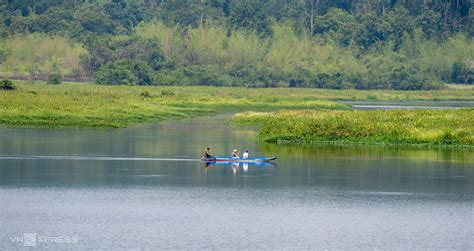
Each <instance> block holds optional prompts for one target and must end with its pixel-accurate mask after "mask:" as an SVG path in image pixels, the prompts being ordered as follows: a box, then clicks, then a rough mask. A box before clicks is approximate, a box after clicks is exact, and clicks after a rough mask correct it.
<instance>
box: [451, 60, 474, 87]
mask: <svg viewBox="0 0 474 251" xmlns="http://www.w3.org/2000/svg"><path fill="white" fill-rule="evenodd" d="M451 81H452V82H453V83H458V84H474V69H473V68H471V67H470V66H468V64H467V63H464V62H455V63H454V64H453V68H452V72H451Z"/></svg>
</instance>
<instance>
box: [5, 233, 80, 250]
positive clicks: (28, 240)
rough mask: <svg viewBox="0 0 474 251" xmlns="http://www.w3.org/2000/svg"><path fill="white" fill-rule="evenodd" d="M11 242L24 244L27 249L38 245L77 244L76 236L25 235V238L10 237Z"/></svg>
mask: <svg viewBox="0 0 474 251" xmlns="http://www.w3.org/2000/svg"><path fill="white" fill-rule="evenodd" d="M10 240H11V242H15V243H22V244H23V245H24V246H27V247H35V246H36V245H37V244H38V243H77V242H78V241H79V238H78V237H76V236H39V235H37V234H36V233H23V236H15V237H10Z"/></svg>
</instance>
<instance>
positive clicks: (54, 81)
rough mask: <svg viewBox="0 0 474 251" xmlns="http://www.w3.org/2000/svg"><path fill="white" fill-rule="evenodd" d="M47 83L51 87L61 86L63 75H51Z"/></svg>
mask: <svg viewBox="0 0 474 251" xmlns="http://www.w3.org/2000/svg"><path fill="white" fill-rule="evenodd" d="M47 83H48V84H51V85H59V84H61V75H60V74H57V73H53V74H49V76H48V82H47Z"/></svg>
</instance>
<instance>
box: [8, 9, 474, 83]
mask: <svg viewBox="0 0 474 251" xmlns="http://www.w3.org/2000/svg"><path fill="white" fill-rule="evenodd" d="M473 35H474V9H473V6H472V4H471V2H470V1H469V0H449V1H448V0H334V1H330V0H141V1H138V0H137V1H134V0H38V1H27V0H0V37H1V40H0V76H3V77H11V78H26V79H42V78H48V77H51V76H58V75H59V76H60V77H61V78H63V79H73V80H94V81H95V82H96V83H98V84H128V85H216V86H249V87H288V86H289V87H315V88H334V89H347V88H356V89H401V90H415V89H437V88H442V86H443V83H460V84H461V83H462V84H473V83H474V40H473Z"/></svg>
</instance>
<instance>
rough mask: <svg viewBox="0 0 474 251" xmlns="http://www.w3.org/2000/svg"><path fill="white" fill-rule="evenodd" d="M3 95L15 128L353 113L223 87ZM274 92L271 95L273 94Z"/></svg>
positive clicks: (38, 88)
mask: <svg viewBox="0 0 474 251" xmlns="http://www.w3.org/2000/svg"><path fill="white" fill-rule="evenodd" d="M15 85H16V86H17V89H16V90H14V91H0V124H2V125H4V126H9V127H103V128H117V127H125V126H128V125H131V124H136V123H145V122H158V121H163V120H168V119H181V118H186V117H192V116H198V115H201V114H204V113H209V112H220V111H222V110H224V109H233V110H239V109H240V110H245V109H250V108H252V109H266V110H268V109H283V108H291V109H301V108H304V109H348V107H347V106H344V105H340V104H336V103H334V102H332V101H327V100H319V99H314V98H307V96H304V97H301V98H299V95H302V94H303V92H298V93H296V94H295V95H296V96H294V95H293V96H288V95H287V94H286V92H285V91H284V90H274V91H272V92H273V95H267V94H266V93H262V92H261V90H260V89H259V90H256V89H245V88H217V87H139V86H100V85H94V84H80V83H66V84H62V85H46V84H44V83H36V84H27V83H22V82H16V83H15ZM267 93H268V92H267Z"/></svg>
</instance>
